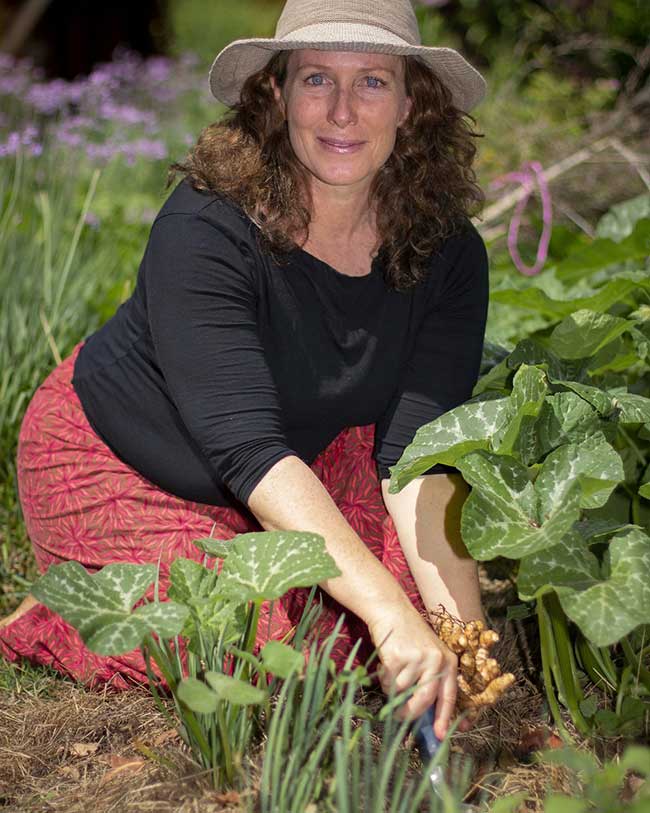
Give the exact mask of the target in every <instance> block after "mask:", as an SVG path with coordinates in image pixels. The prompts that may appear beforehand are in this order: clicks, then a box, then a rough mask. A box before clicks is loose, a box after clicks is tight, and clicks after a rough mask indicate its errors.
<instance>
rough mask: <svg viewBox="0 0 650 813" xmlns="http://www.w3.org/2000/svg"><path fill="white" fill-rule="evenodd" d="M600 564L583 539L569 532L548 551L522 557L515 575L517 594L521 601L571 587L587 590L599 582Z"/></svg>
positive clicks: (577, 533)
mask: <svg viewBox="0 0 650 813" xmlns="http://www.w3.org/2000/svg"><path fill="white" fill-rule="evenodd" d="M600 575H601V574H600V563H599V561H598V559H597V557H596V556H595V555H594V554H593V553H592V552H591V551H590V550H589V547H588V545H587V543H586V542H585V540H584V538H583V536H582V535H581V534H580V533H579V532H578V531H575V530H571V531H569V532H568V533H567V534H566V535H565V536H564V537H563V538H562V541H561V542H560V543H559V544H557V545H554V546H553V547H551V548H546V549H545V550H538V551H536V552H535V553H531V554H530V555H528V556H524V557H522V559H521V561H520V562H519V572H518V574H517V591H518V594H519V598H520V599H521V600H522V601H532V600H533V599H534V598H536V597H538V595H540V594H541V593H542V592H544V591H545V589H548V588H552V587H555V586H556V585H557V584H570V585H571V586H572V587H573V588H574V589H576V590H586V589H587V588H589V587H591V586H592V585H594V584H596V583H597V582H598V580H599V579H600Z"/></svg>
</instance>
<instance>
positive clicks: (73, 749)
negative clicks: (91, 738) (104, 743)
mask: <svg viewBox="0 0 650 813" xmlns="http://www.w3.org/2000/svg"><path fill="white" fill-rule="evenodd" d="M98 748H99V743H98V742H74V743H73V744H72V745H71V746H70V753H71V754H74V755H75V756H76V757H87V756H89V755H90V754H94V753H95V752H96V751H97V749H98Z"/></svg>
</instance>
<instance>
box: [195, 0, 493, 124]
mask: <svg viewBox="0 0 650 813" xmlns="http://www.w3.org/2000/svg"><path fill="white" fill-rule="evenodd" d="M421 43H422V39H421V38H420V30H419V28H418V22H417V18H416V16H415V12H414V11H413V6H412V5H411V2H410V0H287V2H286V4H285V6H284V10H283V11H282V15H281V16H280V19H279V20H278V25H277V28H276V32H275V37H274V38H273V39H246V40H237V41H236V42H232V43H231V44H230V45H228V46H227V47H226V48H224V49H223V51H221V53H220V54H219V55H218V56H217V58H216V59H215V61H214V63H213V64H212V68H211V70H210V89H211V90H212V93H213V95H214V96H215V97H216V98H217V99H219V101H221V102H224V103H225V104H227V105H228V106H230V107H232V106H234V105H236V104H237V103H238V102H239V96H240V93H241V90H242V87H243V86H244V83H245V81H246V79H248V77H249V76H251V75H252V74H254V73H256V72H257V71H260V70H262V68H263V67H264V66H265V65H266V64H267V63H268V61H269V60H270V59H271V57H272V56H273V54H274V53H275V52H277V51H297V50H299V49H301V48H314V49H317V50H322V51H360V52H366V53H381V54H396V55H399V56H416V57H419V59H420V60H422V62H425V63H426V64H427V65H429V67H431V68H432V69H433V71H434V73H436V75H437V76H438V77H439V78H440V79H441V81H442V82H444V83H445V84H446V85H447V87H448V88H449V89H450V91H451V93H452V95H453V101H454V105H455V106H456V107H457V108H459V109H460V110H463V111H465V112H469V111H470V110H471V109H472V108H473V107H475V106H476V105H477V104H478V103H479V102H480V101H481V100H482V99H483V97H484V96H485V90H486V85H485V80H484V79H483V77H482V76H481V74H480V73H479V72H478V71H477V70H476V69H475V68H473V67H472V66H471V65H470V64H469V62H467V61H466V60H465V59H464V58H463V57H462V56H461V55H460V54H459V53H458V51H454V49H453V48H426V47H424V46H423V45H422V44H421Z"/></svg>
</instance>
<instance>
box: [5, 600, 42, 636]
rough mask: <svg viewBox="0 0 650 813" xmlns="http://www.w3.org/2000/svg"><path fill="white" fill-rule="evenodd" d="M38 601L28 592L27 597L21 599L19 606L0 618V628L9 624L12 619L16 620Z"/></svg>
mask: <svg viewBox="0 0 650 813" xmlns="http://www.w3.org/2000/svg"><path fill="white" fill-rule="evenodd" d="M36 604H38V601H36V599H35V598H34V596H32V594H31V593H30V594H29V595H28V596H27V598H25V599H23V601H22V603H21V604H20V606H19V607H18V608H17V609H15V610H14V611H13V613H11V614H10V615H8V616H6V618H0V629H2V627H6V626H7V625H8V624H11V623H12V622H13V621H17V620H18V619H19V618H20V617H21V616H22V615H25V613H26V612H28V611H29V610H31V609H32V607H34V606H35V605H36Z"/></svg>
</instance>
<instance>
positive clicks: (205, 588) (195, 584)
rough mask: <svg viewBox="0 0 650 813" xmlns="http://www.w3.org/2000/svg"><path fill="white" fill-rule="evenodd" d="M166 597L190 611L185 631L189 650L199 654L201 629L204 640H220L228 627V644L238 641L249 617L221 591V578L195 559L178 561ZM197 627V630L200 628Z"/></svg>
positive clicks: (171, 573)
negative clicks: (206, 638)
mask: <svg viewBox="0 0 650 813" xmlns="http://www.w3.org/2000/svg"><path fill="white" fill-rule="evenodd" d="M169 578H170V585H169V589H168V591H167V595H168V597H169V598H170V599H172V600H173V601H177V602H179V603H181V604H184V605H185V606H186V607H188V609H189V610H190V611H191V612H190V613H189V614H188V616H187V619H186V621H185V625H184V627H183V635H184V636H185V637H187V638H189V641H190V644H189V645H190V649H191V650H192V651H193V652H197V651H199V628H200V630H201V632H202V633H203V635H204V636H206V635H209V636H211V637H217V636H219V635H220V634H221V633H222V632H223V630H224V628H225V627H228V629H229V633H228V634H227V635H226V640H227V642H230V641H232V640H236V639H237V638H238V637H239V634H240V633H241V631H242V630H243V627H244V624H245V621H246V614H245V610H244V609H243V608H242V606H241V605H240V604H238V603H236V602H231V601H227V600H226V599H225V598H224V597H223V596H222V595H221V594H220V593H219V591H218V589H217V584H218V580H219V574H218V573H217V571H216V570H211V569H209V568H206V567H204V566H203V565H201V564H199V563H198V562H195V561H193V560H192V559H183V558H179V559H176V560H175V561H174V562H173V563H172V566H171V567H170V569H169ZM197 625H198V628H197Z"/></svg>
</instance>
